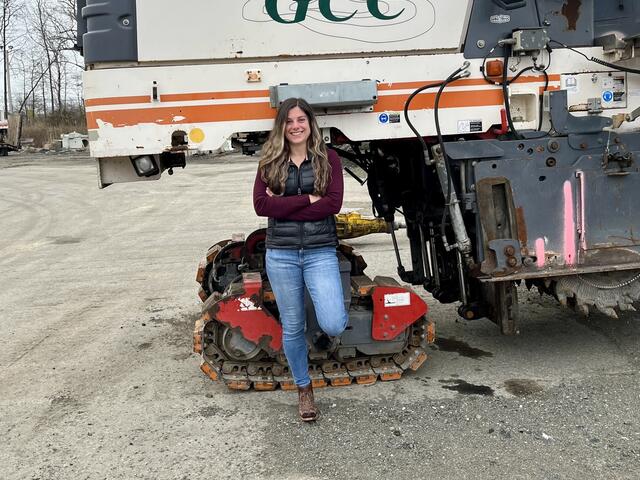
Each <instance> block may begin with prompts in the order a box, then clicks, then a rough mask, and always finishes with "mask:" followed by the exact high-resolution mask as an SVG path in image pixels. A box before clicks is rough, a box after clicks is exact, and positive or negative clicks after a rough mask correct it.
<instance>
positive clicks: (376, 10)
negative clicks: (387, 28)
mask: <svg viewBox="0 0 640 480" xmlns="http://www.w3.org/2000/svg"><path fill="white" fill-rule="evenodd" d="M295 1H296V2H297V3H298V7H297V8H296V15H295V17H294V18H293V20H285V19H284V18H282V17H281V16H280V14H279V13H278V0H265V2H264V3H265V8H266V10H267V14H268V15H269V16H270V17H271V18H272V19H273V20H275V21H276V22H278V23H300V22H302V21H303V20H304V19H305V18H307V11H308V10H309V4H310V3H311V1H312V0H295ZM379 2H380V0H367V9H368V10H369V13H371V15H373V16H374V17H375V18H377V19H379V20H393V19H394V18H397V17H399V16H400V15H401V14H402V12H404V8H403V9H402V10H400V11H399V12H398V13H396V14H395V15H385V14H384V13H382V12H381V11H380V5H379ZM318 4H319V5H318V7H319V10H320V13H321V14H322V16H323V17H324V18H326V19H327V20H329V21H330V22H346V21H347V20H350V19H351V18H353V16H354V15H355V14H356V13H358V11H357V10H356V11H354V12H353V13H352V14H351V15H349V16H347V17H338V16H336V15H335V14H334V13H333V12H332V11H331V0H319V2H318Z"/></svg>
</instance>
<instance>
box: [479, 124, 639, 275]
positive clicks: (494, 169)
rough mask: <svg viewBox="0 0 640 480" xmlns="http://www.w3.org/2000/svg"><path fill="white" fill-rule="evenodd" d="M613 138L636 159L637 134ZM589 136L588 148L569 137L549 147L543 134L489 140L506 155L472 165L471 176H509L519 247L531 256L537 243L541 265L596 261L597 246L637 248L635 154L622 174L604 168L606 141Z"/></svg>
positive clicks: (637, 184) (582, 263)
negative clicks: (535, 137)
mask: <svg viewBox="0 0 640 480" xmlns="http://www.w3.org/2000/svg"><path fill="white" fill-rule="evenodd" d="M619 138H620V145H624V148H626V149H627V150H631V151H634V152H635V153H636V158H638V159H640V144H639V143H640V142H639V141H638V139H637V136H633V135H623V136H620V137H619ZM594 139H595V140H594V142H591V143H592V144H593V145H597V146H598V147H597V148H587V149H582V148H578V149H576V148H572V147H571V146H570V145H569V141H568V139H567V138H557V139H553V140H554V141H556V142H557V143H558V147H559V149H558V151H557V152H554V153H550V152H549V151H548V146H549V138H548V137H547V138H546V139H541V140H526V141H511V142H499V141H495V142H494V143H495V144H496V146H499V147H500V148H501V149H503V150H504V156H503V157H501V158H494V159H485V160H481V161H478V162H477V163H476V165H475V166H474V175H475V181H476V182H478V181H480V180H482V179H491V178H506V179H508V181H509V184H510V187H511V191H512V194H513V199H514V207H515V209H516V216H517V219H518V237H519V240H520V242H521V245H522V247H523V253H524V254H525V255H531V256H535V255H536V253H540V252H541V251H542V250H543V251H544V262H543V261H542V259H538V261H539V263H538V267H540V268H542V267H543V266H544V267H550V266H551V265H554V264H555V265H573V264H576V263H577V264H580V265H586V264H590V262H592V261H593V262H596V261H597V260H595V256H594V253H597V252H596V251H597V250H599V249H602V248H603V247H607V248H608V249H611V248H612V247H626V248H627V249H629V250H632V251H636V252H639V253H640V248H638V246H640V241H639V239H638V237H639V236H640V235H638V231H639V230H640V210H638V208H637V205H638V204H639V201H640V169H639V168H638V162H636V163H635V164H634V165H633V166H632V167H631V168H629V169H628V172H629V173H628V174H627V175H624V176H616V175H607V174H606V173H605V172H604V171H603V166H602V158H603V151H604V148H605V145H606V142H598V141H597V140H598V139H600V136H594ZM613 140H614V139H612V142H613ZM473 143H474V142H467V144H468V147H469V148H471V149H473V148H474V146H473ZM549 159H553V161H550V160H549ZM550 165H551V166H550ZM482 214H483V212H480V215H481V216H482ZM583 225H584V228H583ZM635 261H637V259H635Z"/></svg>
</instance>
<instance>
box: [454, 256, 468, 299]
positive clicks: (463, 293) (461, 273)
mask: <svg viewBox="0 0 640 480" xmlns="http://www.w3.org/2000/svg"><path fill="white" fill-rule="evenodd" d="M456 258H457V260H458V284H459V286H460V301H461V302H462V304H463V305H466V304H467V303H468V302H467V282H466V280H465V278H464V265H463V264H462V254H461V253H460V250H456Z"/></svg>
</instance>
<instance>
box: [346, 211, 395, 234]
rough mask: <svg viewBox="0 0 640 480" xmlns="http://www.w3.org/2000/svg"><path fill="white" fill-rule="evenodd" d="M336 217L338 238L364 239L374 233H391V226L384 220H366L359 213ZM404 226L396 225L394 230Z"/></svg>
mask: <svg viewBox="0 0 640 480" xmlns="http://www.w3.org/2000/svg"><path fill="white" fill-rule="evenodd" d="M335 217H336V229H337V231H338V238H339V239H341V240H344V239H347V238H356V237H364V236H365V235H370V234H372V233H391V230H390V228H391V226H390V225H389V224H387V222H385V221H384V220H383V219H382V218H366V217H363V216H362V215H360V214H359V213H357V212H349V213H340V214H338V215H336V216H335ZM403 226H404V225H399V224H396V223H394V228H395V229H398V228H402V227H403Z"/></svg>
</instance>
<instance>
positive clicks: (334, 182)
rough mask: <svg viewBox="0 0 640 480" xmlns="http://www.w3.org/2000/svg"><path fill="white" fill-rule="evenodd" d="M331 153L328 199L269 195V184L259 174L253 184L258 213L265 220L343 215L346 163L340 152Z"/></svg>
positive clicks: (307, 196)
mask: <svg viewBox="0 0 640 480" xmlns="http://www.w3.org/2000/svg"><path fill="white" fill-rule="evenodd" d="M328 154H329V163H330V165H331V183H329V185H328V187H327V191H326V193H325V195H324V197H321V198H320V199H319V200H318V201H316V202H314V203H311V200H310V198H309V195H292V196H289V197H276V196H270V195H269V194H268V193H267V185H266V184H265V183H264V181H263V180H262V179H261V178H260V173H257V174H256V180H255V183H254V185H253V206H254V208H255V211H256V213H257V214H258V215H259V216H261V217H273V218H279V219H285V220H297V221H315V220H321V219H323V218H326V217H328V216H329V215H335V214H336V213H338V212H340V208H341V207H342V197H343V192H344V182H343V178H342V164H341V162H340V157H338V154H337V153H336V152H334V151H333V150H329V152H328Z"/></svg>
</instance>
